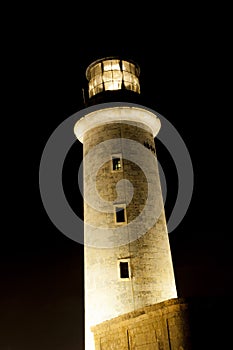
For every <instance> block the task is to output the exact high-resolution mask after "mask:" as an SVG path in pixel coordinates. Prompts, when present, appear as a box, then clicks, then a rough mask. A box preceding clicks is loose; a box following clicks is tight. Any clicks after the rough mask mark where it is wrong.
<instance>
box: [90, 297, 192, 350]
mask: <svg viewBox="0 0 233 350" xmlns="http://www.w3.org/2000/svg"><path fill="white" fill-rule="evenodd" d="M92 332H93V333H94V339H95V350H109V349H111V350H191V348H192V347H191V332H190V327H189V309H188V303H186V302H185V300H184V299H181V298H174V299H169V300H166V301H163V302H160V303H157V304H154V305H150V306H146V307H143V308H141V309H138V310H136V311H133V312H129V313H126V314H124V315H121V316H118V317H115V318H113V319H111V320H108V321H105V322H102V323H100V324H98V325H96V326H94V327H92Z"/></svg>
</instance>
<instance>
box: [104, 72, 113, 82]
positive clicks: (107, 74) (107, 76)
mask: <svg viewBox="0 0 233 350" xmlns="http://www.w3.org/2000/svg"><path fill="white" fill-rule="evenodd" d="M110 80H112V71H109V72H104V73H103V81H110Z"/></svg>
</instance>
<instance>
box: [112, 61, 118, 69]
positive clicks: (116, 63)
mask: <svg viewBox="0 0 233 350" xmlns="http://www.w3.org/2000/svg"><path fill="white" fill-rule="evenodd" d="M119 62H120V61H119V60H112V70H120V64H119Z"/></svg>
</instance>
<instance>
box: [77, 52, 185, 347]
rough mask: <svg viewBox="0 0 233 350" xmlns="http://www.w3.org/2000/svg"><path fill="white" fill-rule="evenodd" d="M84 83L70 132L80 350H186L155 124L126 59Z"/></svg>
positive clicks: (93, 68)
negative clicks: (78, 227) (80, 210)
mask: <svg viewBox="0 0 233 350" xmlns="http://www.w3.org/2000/svg"><path fill="white" fill-rule="evenodd" d="M86 78H87V86H88V89H87V93H86V97H85V102H86V105H87V106H88V108H87V113H84V116H83V117H82V118H81V119H79V120H78V121H77V122H76V123H75V125H74V133H75V135H76V137H77V139H78V140H79V141H80V142H81V143H82V144H83V164H82V176H83V198H84V295H85V306H84V310H85V349H86V350H94V349H101V350H103V349H117V350H121V349H139V348H140V349H171V343H172V342H173V343H172V344H175V345H174V346H173V347H172V349H184V343H185V336H184V334H183V335H182V331H181V328H182V327H183V326H182V327H181V326H180V325H184V324H186V323H185V322H184V321H183V320H184V317H183V313H184V312H185V310H186V306H185V304H184V303H183V302H181V301H180V300H179V298H178V297H177V290H176V283H175V277H174V270H173V264H172V255H171V249H170V245H169V236H168V230H167V224H166V216H165V211H164V201H163V196H162V189H161V183H160V176H159V175H160V174H159V167H158V160H157V155H156V147H155V138H156V135H157V134H158V132H159V130H160V128H161V123H160V120H159V118H158V116H157V115H156V113H155V112H154V111H152V110H150V109H149V108H147V107H146V106H144V105H143V104H141V103H140V102H141V100H140V90H141V89H140V67H139V65H138V64H137V63H136V62H134V61H132V60H131V59H130V60H129V59H123V58H121V57H120V58H119V57H105V58H100V59H98V60H96V61H94V62H92V63H91V64H90V65H89V66H88V67H87V69H86ZM150 317H154V319H153V320H154V321H153V322H152V321H150ZM174 317H175V318H174ZM132 320H134V323H132ZM146 320H147V321H146ZM168 320H169V321H168ZM171 320H173V321H174V320H175V321H174V322H175V323H174V322H173V321H171ZM127 322H128V323H127ZM130 322H131V323H130ZM143 322H147V323H146V325H145V324H144V323H143ZM136 325H137V327H139V328H138V331H137V330H135V329H136V328H135V327H136ZM156 325H157V326H156ZM150 327H152V328H150ZM156 327H157V328H156ZM169 327H170V328H169ZM174 327H175V328H174ZM140 329H141V330H142V329H143V330H142V331H140ZM182 329H183V328H182ZM140 332H141V333H142V334H144V333H143V332H147V334H144V335H142V336H141V337H140V339H139V338H137V337H138V334H139V333H140ZM148 332H149V333H148ZM148 334H149V336H148ZM186 334H187V332H186ZM143 339H144V340H143ZM140 342H141V343H140ZM146 342H150V343H146ZM135 344H136V345H135ZM137 344H139V345H137ZM146 344H147V345H146ZM151 344H152V345H151ZM153 344H154V345H153ZM169 344H170V345H169ZM185 344H186V343H185ZM140 346H141V347H140ZM143 346H144V347H143ZM156 346H157V347H156ZM169 346H170V348H169ZM185 349H188V347H187V346H186V347H185Z"/></svg>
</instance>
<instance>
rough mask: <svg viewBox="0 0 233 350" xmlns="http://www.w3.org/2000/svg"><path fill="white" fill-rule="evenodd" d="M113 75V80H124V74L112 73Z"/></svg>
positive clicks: (119, 72)
mask: <svg viewBox="0 0 233 350" xmlns="http://www.w3.org/2000/svg"><path fill="white" fill-rule="evenodd" d="M112 75H113V79H114V80H120V81H121V80H122V72H121V71H115V70H114V71H113V72H112Z"/></svg>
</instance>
